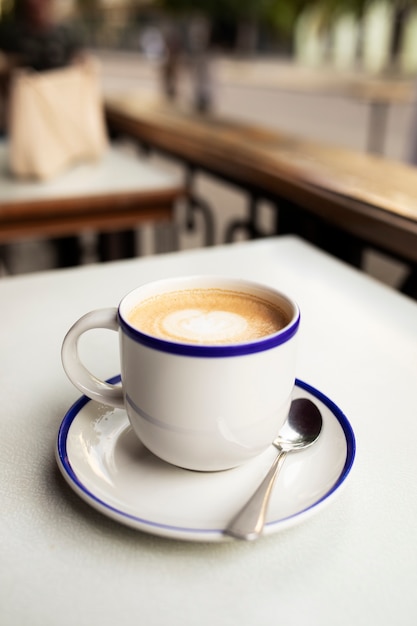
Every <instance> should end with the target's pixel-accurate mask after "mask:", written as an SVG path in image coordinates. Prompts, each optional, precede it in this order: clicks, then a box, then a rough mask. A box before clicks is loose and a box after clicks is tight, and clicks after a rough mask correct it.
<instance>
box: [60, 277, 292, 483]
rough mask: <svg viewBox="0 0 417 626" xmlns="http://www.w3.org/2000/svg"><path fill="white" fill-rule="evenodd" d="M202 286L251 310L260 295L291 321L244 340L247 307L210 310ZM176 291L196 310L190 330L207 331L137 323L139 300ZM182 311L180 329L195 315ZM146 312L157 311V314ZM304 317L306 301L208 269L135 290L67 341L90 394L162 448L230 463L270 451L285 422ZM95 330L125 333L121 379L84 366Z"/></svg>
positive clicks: (168, 454)
mask: <svg viewBox="0 0 417 626" xmlns="http://www.w3.org/2000/svg"><path fill="white" fill-rule="evenodd" d="M207 290H209V291H208V292H207ZM202 291H203V292H204V297H206V296H205V294H206V292H207V293H209V294H217V295H219V296H221V297H222V294H223V293H225V294H226V295H227V296H228V297H229V295H230V294H231V296H230V297H233V298H235V296H236V298H237V297H239V298H241V299H243V300H242V301H243V305H244V308H245V309H246V303H248V305H249V308H250V307H251V306H252V303H253V302H254V301H256V302H255V303H256V306H258V305H257V301H259V302H261V303H263V304H262V306H263V305H264V304H265V303H267V304H268V307H269V308H271V306H272V308H274V309H277V310H278V311H279V312H280V313H283V315H284V318H285V321H284V322H283V324H284V325H283V327H282V328H279V329H278V330H274V331H273V332H272V334H266V335H265V334H264V335H263V336H260V337H255V338H253V337H250V338H244V339H241V338H239V337H240V335H239V333H240V331H241V330H242V328H243V327H244V326H245V324H247V323H248V320H249V318H248V319H246V318H245V315H246V313H245V315H243V318H244V319H243V321H242V320H240V321H239V319H238V318H239V316H240V312H239V311H240V309H239V311H238V313H236V312H234V313H230V312H227V313H226V314H225V316H224V315H223V314H222V313H218V312H216V311H214V312H213V311H211V310H210V311H203V312H202V313H201V315H200V312H197V313H196V311H195V310H194V309H192V307H190V305H189V302H188V299H189V298H193V294H194V292H198V293H201V292H202ZM173 292H179V294H180V297H179V298H178V297H177V296H178V293H176V295H175V298H177V300H178V299H179V300H180V302H181V305H182V304H183V303H184V307H185V308H184V310H185V311H189V310H190V308H191V309H192V314H191V317H192V319H191V322H190V320H187V321H186V323H185V326H186V328H187V333H188V334H189V331H190V329H191V331H190V332H191V335H192V333H194V332H197V336H196V338H193V337H191V340H190V338H189V336H188V335H187V336H186V338H185V340H184V338H178V337H177V336H176V335H175V333H176V332H177V331H176V329H174V330H175V332H174V336H173V337H172V336H162V337H161V336H157V335H155V334H153V331H152V332H151V331H149V330H146V331H144V330H141V329H139V328H138V327H136V326H135V325H134V324H133V322H132V319H131V318H132V312H133V311H134V310H135V309H136V308H137V307H138V306H143V303H144V302H146V303H149V302H150V299H152V302H153V300H155V299H156V300H158V302H159V300H162V299H164V300H166V297H165V296H163V294H169V295H168V298H171V299H172V298H173V296H172V293H173ZM233 294H235V295H233ZM236 294H237V295H236ZM162 296H163V297H162ZM236 301H238V300H236ZM239 302H240V300H239ZM152 306H153V305H152ZM239 306H240V305H239ZM260 306H261V305H260ZM187 307H188V308H187ZM221 308H222V306H220V309H221ZM181 311H182V309H181V306H180V313H178V312H174V314H173V318H172V319H173V320H174V322H175V320H176V319H177V318H178V317H179V318H180V326H181V324H182V322H183V320H182V318H183V317H184V316H185V317H187V315H188V313H187V314H186V313H184V312H181ZM146 316H147V318H151V319H152V320H153V319H154V318H155V319H156V318H157V315H156V314H154V313H152V315H149V314H146V312H145V319H146ZM193 316H194V317H193ZM170 320H171V318H170ZM251 320H252V318H251V319H250V320H249V321H250V323H252V321H251ZM229 322H231V327H230V328H229V327H228V324H229ZM235 322H236V324H235ZM299 322H300V313H299V309H298V306H297V304H296V303H295V302H294V301H293V300H292V299H291V298H289V297H288V296H286V295H284V294H283V293H280V292H279V291H276V290H275V289H272V288H270V287H267V286H265V285H261V284H258V283H253V282H249V281H246V280H240V279H234V278H225V277H221V276H205V275H202V276H188V277H181V278H173V279H166V280H159V281H155V282H152V283H148V284H145V285H142V286H140V287H138V288H137V289H135V290H133V291H132V292H130V293H129V294H127V295H126V296H125V297H124V298H123V299H122V301H121V303H120V305H119V307H118V308H110V309H100V310H96V311H91V312H90V313H87V314H86V315H84V316H83V317H81V318H80V319H79V320H78V321H77V322H76V323H75V324H74V326H73V327H72V328H71V329H70V330H69V332H68V333H67V335H66V337H65V339H64V342H63V346H62V362H63V366H64V369H65V371H66V373H67V375H68V377H69V379H70V380H71V381H72V383H73V384H74V385H75V386H76V387H77V388H78V389H79V390H80V391H81V392H82V393H83V394H85V395H87V396H88V397H89V398H91V399H92V400H95V401H98V402H101V403H104V404H108V405H111V406H114V407H123V408H125V410H126V412H127V414H128V417H129V420H130V423H131V425H132V428H133V430H134V431H135V433H136V435H137V436H138V437H139V439H140V440H141V442H142V443H143V444H144V445H145V446H146V447H147V448H148V449H149V450H150V451H152V452H153V453H154V454H155V455H157V456H158V457H160V458H161V459H163V460H165V461H167V462H169V463H172V464H174V465H178V466H180V467H183V468H187V469H192V470H201V471H210V470H223V469H228V468H232V467H235V466H237V465H240V464H242V463H244V462H245V461H247V460H249V459H250V458H252V457H254V456H255V455H257V454H259V453H261V452H262V451H263V450H265V449H266V448H267V447H268V446H269V445H270V444H271V442H272V441H273V439H274V438H275V437H276V436H277V434H278V432H279V430H280V428H281V426H282V424H283V422H284V421H285V418H286V416H287V413H288V409H289V405H290V401H291V392H292V389H293V386H294V381H295V373H296V343H297V341H296V340H297V331H298V327H299ZM170 323H171V322H170ZM163 324H165V325H166V318H164V322H163ZM171 325H172V324H171ZM213 327H214V329H215V332H214V335H215V336H214V339H213V336H212V333H213ZM241 327H242V328H241ZM94 328H107V329H111V330H116V331H118V333H119V338H120V361H121V378H122V385H121V386H119V385H112V384H109V383H107V382H105V381H102V380H99V379H97V378H96V377H95V376H94V375H93V374H91V373H90V372H89V371H88V370H87V369H86V367H85V366H84V365H83V364H82V363H81V360H80V358H79V354H78V339H79V337H80V336H81V335H82V334H83V333H85V332H86V331H88V330H91V329H94ZM235 331H236V332H237V337H238V339H235V337H234V334H233V333H234V332H235ZM210 333H211V334H210ZM216 333H217V334H216ZM219 333H220V334H219ZM219 337H220V340H219ZM218 340H219V343H215V342H216V341H218ZM190 341H192V342H190ZM194 341H197V343H194ZM213 341H214V343H213Z"/></svg>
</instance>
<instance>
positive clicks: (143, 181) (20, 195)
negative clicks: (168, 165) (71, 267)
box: [0, 142, 184, 243]
mask: <svg viewBox="0 0 417 626" xmlns="http://www.w3.org/2000/svg"><path fill="white" fill-rule="evenodd" d="M0 190H1V191H0V243H10V242H15V241H17V240H19V239H22V238H25V237H35V236H40V237H60V236H64V235H78V234H80V233H82V232H83V231H87V230H90V231H91V230H93V231H99V232H111V233H113V232H116V231H121V230H123V229H133V228H136V227H138V226H141V225H143V224H144V223H158V222H170V221H172V220H173V211H174V206H175V203H176V200H177V199H178V198H179V197H181V196H182V195H183V194H184V187H183V185H182V183H181V181H180V180H179V178H178V177H177V176H173V175H171V174H167V173H166V172H163V171H160V170H159V169H156V168H155V167H153V166H151V165H149V164H147V163H146V162H145V161H143V160H141V159H139V158H136V157H132V156H130V155H126V154H124V153H122V152H120V151H119V150H116V149H114V148H110V149H109V150H108V151H107V153H106V154H105V156H104V157H103V159H102V160H100V161H99V162H97V163H86V164H80V165H78V166H75V167H73V168H72V169H70V170H68V171H66V172H65V173H63V174H62V175H60V176H58V177H56V178H54V179H52V180H50V181H47V182H36V181H22V180H18V179H15V178H13V177H12V176H11V175H10V173H9V171H8V165H7V145H6V143H5V142H0Z"/></svg>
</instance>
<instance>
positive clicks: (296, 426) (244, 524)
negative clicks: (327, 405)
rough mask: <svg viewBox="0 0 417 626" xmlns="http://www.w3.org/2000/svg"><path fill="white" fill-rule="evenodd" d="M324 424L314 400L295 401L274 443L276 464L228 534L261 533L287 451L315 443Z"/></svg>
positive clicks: (251, 535)
mask: <svg viewBox="0 0 417 626" xmlns="http://www.w3.org/2000/svg"><path fill="white" fill-rule="evenodd" d="M322 424H323V419H322V416H321V413H320V411H319V409H318V408H317V406H316V405H315V404H314V402H312V401H311V400H308V399H307V398H297V399H296V400H293V401H292V403H291V407H290V411H289V413H288V417H287V419H286V421H285V423H284V425H283V426H282V428H281V430H280V433H279V435H278V437H277V438H276V439H275V440H274V441H273V442H272V443H273V445H274V446H275V447H276V448H277V451H278V454H277V455H276V457H275V459H274V462H273V464H272V465H271V467H270V469H269V471H268V473H267V474H266V476H265V478H264V479H263V481H262V483H261V484H260V485H259V487H258V488H257V490H256V491H255V493H254V494H253V495H252V497H251V498H250V499H249V500H248V502H247V503H246V504H245V505H244V506H243V508H242V509H241V510H240V511H239V513H238V514H237V515H236V516H235V517H234V518H233V519H232V521H231V522H230V524H229V525H228V526H227V528H226V529H225V531H224V532H225V534H227V535H229V536H231V537H234V538H236V539H247V540H254V539H257V538H258V537H259V536H260V534H261V533H262V531H263V528H264V526H265V520H266V513H267V509H268V503H269V499H270V496H271V493H272V488H273V486H274V483H275V480H276V477H277V476H278V473H279V470H280V469H281V467H282V465H283V463H284V461H285V458H286V456H287V454H288V453H289V452H293V451H297V450H303V449H304V448H308V447H309V446H311V445H312V444H313V443H315V442H316V441H317V439H318V438H319V436H320V433H321V429H322Z"/></svg>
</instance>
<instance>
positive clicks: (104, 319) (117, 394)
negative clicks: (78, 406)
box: [61, 307, 124, 408]
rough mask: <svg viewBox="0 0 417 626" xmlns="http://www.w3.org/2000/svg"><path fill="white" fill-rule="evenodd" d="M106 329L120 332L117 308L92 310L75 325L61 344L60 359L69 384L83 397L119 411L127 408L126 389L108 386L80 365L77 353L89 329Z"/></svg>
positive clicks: (108, 384)
mask: <svg viewBox="0 0 417 626" xmlns="http://www.w3.org/2000/svg"><path fill="white" fill-rule="evenodd" d="M94 328H106V329H108V330H116V331H118V330H119V323H118V320H117V308H114V307H113V308H109V309H97V310H96V311H90V313H86V314H85V315H83V317H80V319H79V320H78V321H77V322H75V324H74V325H73V326H72V327H71V328H70V329H69V331H68V333H67V334H66V336H65V338H64V341H63V343H62V350H61V358H62V365H63V367H64V370H65V373H66V375H67V376H68V378H69V379H70V381H71V382H72V383H73V385H75V387H77V389H79V390H80V391H81V392H82V393H83V394H85V395H86V396H88V397H89V398H91V400H95V401H96V402H103V403H104V404H108V405H110V406H114V407H116V408H123V407H124V399H123V390H122V387H120V386H118V385H112V384H110V383H106V382H105V381H104V380H100V379H99V378H97V377H96V376H94V374H92V373H91V372H90V371H89V370H88V369H87V368H86V367H85V366H84V365H83V363H81V360H80V357H79V354H78V340H79V338H80V337H81V335H83V334H84V333H85V332H87V331H88V330H93V329H94Z"/></svg>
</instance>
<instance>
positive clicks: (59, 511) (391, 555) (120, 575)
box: [0, 237, 417, 626]
mask: <svg viewBox="0 0 417 626" xmlns="http://www.w3.org/2000/svg"><path fill="white" fill-rule="evenodd" d="M185 273H219V274H224V273H226V274H231V275H236V276H241V277H246V278H249V279H255V280H259V281H262V282H264V283H267V284H270V285H272V286H275V287H279V288H281V289H283V290H285V291H287V292H288V293H289V294H291V295H292V296H293V297H294V298H295V299H296V300H297V301H298V302H299V305H300V308H301V311H302V326H301V331H300V349H299V360H298V371H297V375H298V377H299V378H301V379H302V380H305V381H306V382H308V383H310V384H311V385H313V386H314V387H316V388H318V389H319V390H321V391H322V392H324V393H325V394H326V395H328V396H329V397H330V398H331V399H332V400H333V401H334V402H335V403H336V404H337V405H338V406H339V407H340V408H341V409H342V410H343V411H344V413H345V414H346V416H347V417H348V419H349V421H350V422H351V425H352V427H353V429H354V431H355V434H356V440H357V457H356V461H355V464H354V467H353V470H352V472H351V474H350V476H349V479H348V481H347V482H346V484H345V487H344V489H343V490H341V491H340V493H339V495H338V497H337V498H336V499H335V500H334V501H333V502H332V503H331V504H330V505H329V506H328V507H326V508H324V509H323V510H321V511H320V512H319V513H318V514H317V515H315V516H313V517H311V518H310V519H308V520H306V521H305V522H304V523H302V524H300V525H297V526H295V527H293V528H290V529H287V530H284V531H282V532H281V533H278V534H275V535H272V536H268V537H263V538H261V539H260V540H259V541H258V542H255V543H243V542H234V541H233V542H232V541H231V542H227V543H216V544H204V543H187V542H181V541H178V540H173V539H164V538H159V537H156V536H152V535H147V534H144V533H141V532H139V531H135V530H133V529H129V528H126V527H124V526H122V525H119V524H117V523H116V522H114V521H112V520H110V519H108V518H107V517H104V516H103V515H102V514H100V513H99V512H96V511H94V510H93V509H91V508H90V507H89V506H88V505H87V504H85V503H84V502H83V501H81V500H80V499H79V497H78V496H77V495H76V494H75V493H73V491H72V490H71V489H70V488H69V487H68V486H67V484H66V483H65V482H64V480H63V478H62V477H61V475H60V473H59V470H58V469H57V466H56V463H55V459H54V447H55V440H56V435H57V431H58V428H59V425H60V422H61V420H62V418H63V415H64V414H65V412H66V411H67V409H68V408H69V406H70V405H71V404H72V403H73V402H74V400H75V399H76V398H77V397H79V393H78V392H77V391H76V390H75V389H74V388H73V387H72V385H71V384H70V383H69V381H68V380H67V378H66V376H65V374H64V372H63V370H62V367H61V363H60V346H61V343H62V339H63V336H64V334H65V332H66V330H67V329H68V328H69V326H70V325H71V324H72V323H73V322H74V321H75V320H76V319H77V318H78V317H79V316H81V315H82V314H83V313H84V312H86V311H88V310H90V309H94V308H99V307H105V306H113V305H115V304H117V302H118V301H119V300H120V298H121V297H122V296H123V295H124V294H125V293H126V292H127V291H129V290H130V289H132V288H133V287H134V286H136V285H138V284H140V283H142V282H146V281H149V280H153V279H157V278H161V277H166V276H174V275H179V274H185ZM0 301H1V307H0V345H1V350H0V385H1V390H2V398H3V404H2V409H3V410H2V418H1V424H2V430H1V437H0V471H1V477H2V489H1V492H0V494H1V495H0V506H1V516H0V562H1V567H0V621H1V623H2V625H3V626H12V625H13V626H16V625H18V624H31V625H32V626H37V625H39V626H48V625H55V624H56V623H57V622H58V621H59V623H60V624H63V625H66V624H68V625H70V624H71V625H72V624H78V625H79V626H80V625H84V624H85V625H86V626H87V625H88V626H90V625H91V624H92V623H101V624H103V625H107V624H108V625H109V626H110V625H112V626H113V625H114V624H119V626H123V625H130V624H132V625H133V624H137V623H143V624H147V625H151V626H152V625H153V624H155V625H158V626H160V625H161V624H165V623H166V624H178V625H181V626H186V625H188V624H190V625H191V624H192V625H195V624H197V623H198V624H200V625H203V626H204V625H210V626H211V625H212V624H219V626H220V625H233V626H234V625H236V624H239V625H241V626H245V625H248V626H249V625H250V626H253V624H258V625H263V624H265V625H266V624H271V623H273V622H275V621H279V622H280V623H282V624H297V626H298V625H303V624H305V625H308V626H312V625H317V626H319V625H320V626H327V625H328V626H334V624H337V625H338V626H343V625H346V626H348V625H349V626H351V625H352V624H355V625H356V626H361V625H363V626H369V625H370V624H378V625H379V626H391V625H392V624H394V623H398V624H401V625H402V626H408V625H410V626H411V625H413V626H414V624H415V623H416V620H417V607H416V603H415V583H416V582H417V524H416V520H417V489H416V476H417V454H416V452H415V442H416V441H417V420H416V415H417V395H416V393H415V379H416V372H417V350H416V348H417V304H416V303H415V302H413V301H411V300H409V299H407V298H406V297H405V296H403V295H401V294H398V293H397V292H395V291H392V290H391V289H389V288H388V287H386V286H384V285H382V284H380V283H378V282H376V281H375V280H373V279H371V278H369V277H368V276H366V275H365V274H362V273H360V272H359V271H357V270H355V269H353V268H351V267H348V266H346V265H344V264H342V263H341V262H339V261H337V260H335V259H333V258H331V257H329V256H327V255H326V254H324V253H323V252H321V251H318V250H317V249H315V248H313V247H312V246H310V245H308V244H306V243H304V242H302V241H301V240H299V239H297V238H294V237H281V238H272V239H264V240H259V241H255V242H249V243H247V242H246V243H237V244H233V245H229V246H222V247H217V248H210V249H201V250H194V251H187V252H178V253H174V254H169V255H160V256H155V257H147V258H143V259H134V260H130V261H122V262H117V263H110V264H106V265H95V266H94V265H92V266H86V267H83V268H77V269H71V270H56V271H51V272H46V273H39V274H34V275H26V276H19V277H14V278H5V279H2V280H1V281H0ZM96 333H97V334H96ZM90 335H91V337H90V339H88V341H87V343H86V344H84V349H85V350H86V351H87V354H88V359H89V361H88V364H89V366H90V367H91V369H94V372H95V373H96V374H97V375H99V376H111V375H113V374H115V373H117V372H118V370H119V365H118V356H117V345H116V344H117V340H115V336H114V334H113V333H105V331H95V332H94V333H90ZM90 335H89V336H90ZM86 340H87V338H86ZM277 488H279V487H277ZM155 497H157V494H155Z"/></svg>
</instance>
